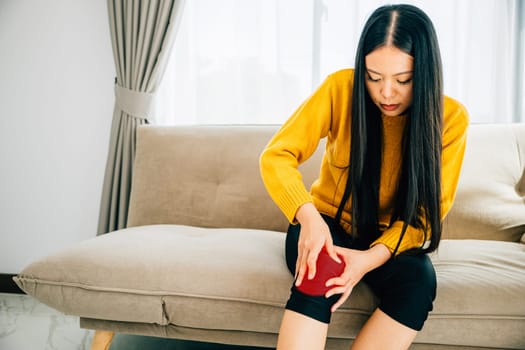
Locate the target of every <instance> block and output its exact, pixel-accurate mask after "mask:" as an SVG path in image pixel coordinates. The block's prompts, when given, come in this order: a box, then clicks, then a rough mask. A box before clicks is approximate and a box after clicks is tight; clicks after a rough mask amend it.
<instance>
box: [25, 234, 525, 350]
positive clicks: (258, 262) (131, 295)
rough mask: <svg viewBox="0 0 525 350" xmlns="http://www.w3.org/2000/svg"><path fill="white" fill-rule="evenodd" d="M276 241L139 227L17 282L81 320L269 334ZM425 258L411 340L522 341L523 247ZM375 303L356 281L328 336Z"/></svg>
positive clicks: (287, 282) (462, 248) (492, 246)
mask: <svg viewBox="0 0 525 350" xmlns="http://www.w3.org/2000/svg"><path fill="white" fill-rule="evenodd" d="M283 249H284V234H283V233H280V232H274V231H264V230H248V229H203V228H197V227H190V226H182V225H151V226H142V227H134V228H129V229H125V230H120V231H116V232H113V233H110V234H107V235H104V236H99V237H96V238H93V239H90V240H87V241H84V242H81V243H79V244H77V245H75V246H73V247H71V248H68V249H67V250H64V251H62V252H59V253H56V254H54V255H51V256H49V257H47V258H44V259H41V260H39V261H36V262H34V263H33V264H31V265H29V266H28V267H27V268H25V269H24V270H23V271H22V273H21V274H20V275H19V276H18V277H17V278H16V281H17V283H18V285H19V286H20V287H21V288H22V289H23V290H25V291H26V292H27V293H28V294H31V295H33V296H35V297H36V298H37V299H39V300H41V301H43V302H44V303H46V304H48V305H50V306H52V307H54V308H56V309H58V310H60V311H62V312H65V313H67V314H73V315H77V316H80V317H83V318H89V319H99V320H114V321H121V322H135V323H144V324H152V325H160V326H165V325H166V326H167V325H169V327H173V326H176V327H182V328H191V329H206V330H210V329H211V330H217V331H222V330H236V331H241V332H242V331H246V332H257V333H259V332H260V333H265V334H266V333H267V334H276V333H277V331H278V327H279V324H280V319H281V317H282V312H283V308H284V304H285V302H286V300H287V298H288V295H289V288H290V286H291V284H292V276H291V275H290V273H289V272H288V270H287V268H286V265H285V258H284V251H283ZM432 259H433V262H434V264H435V266H436V271H437V274H438V296H437V300H436V303H435V307H434V311H433V312H432V314H431V315H430V318H429V321H428V322H427V324H426V326H425V329H428V330H429V331H425V329H424V330H423V332H422V333H421V334H420V335H419V336H418V339H419V341H420V342H424V343H432V342H436V343H443V342H444V341H445V342H449V344H464V345H471V346H481V345H491V344H496V345H498V344H499V345H501V344H507V345H509V346H510V347H511V348H512V346H514V347H516V344H520V346H522V345H525V344H524V340H523V339H519V338H516V337H517V336H516V334H518V335H519V334H521V333H520V332H519V331H518V332H516V329H515V328H516V327H522V328H521V329H523V327H525V304H524V303H523V302H522V293H523V290H525V279H523V271H524V270H525V246H524V245H522V244H519V243H510V242H495V241H470V240H456V241H446V240H445V241H443V242H442V245H441V247H440V249H439V252H438V253H437V254H434V255H433V256H432ZM376 302H377V301H376V299H375V297H374V296H373V295H372V294H371V293H370V290H369V289H368V287H367V286H366V285H364V284H362V283H361V284H358V286H356V288H355V289H354V291H353V293H352V296H351V297H350V299H349V301H348V302H346V303H345V304H344V305H343V307H342V308H341V309H340V310H338V311H337V312H336V313H335V314H334V315H333V318H332V324H331V326H330V335H331V336H332V337H337V338H351V337H354V336H355V332H356V331H357V330H358V329H359V328H360V326H361V325H362V324H363V323H364V322H365V321H366V319H367V317H368V315H369V314H370V312H371V311H372V310H373V309H374V308H375V306H376ZM452 324H453V325H454V327H450V325H452ZM485 327H486V328H487V329H490V331H481V332H479V329H484V328H485ZM472 330H477V331H476V332H473V333H471V331H472ZM480 333H481V335H480ZM520 341H521V343H520ZM518 348H519V347H518Z"/></svg>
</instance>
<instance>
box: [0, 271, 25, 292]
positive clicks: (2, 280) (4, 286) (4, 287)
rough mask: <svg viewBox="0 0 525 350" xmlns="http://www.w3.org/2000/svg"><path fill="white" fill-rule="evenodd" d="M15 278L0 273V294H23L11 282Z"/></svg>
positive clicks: (13, 282)
mask: <svg viewBox="0 0 525 350" xmlns="http://www.w3.org/2000/svg"><path fill="white" fill-rule="evenodd" d="M15 276H16V275H14V274H10V273H0V293H12V294H25V293H24V291H23V290H22V289H20V288H19V287H18V286H17V285H16V283H15V281H13V277H15Z"/></svg>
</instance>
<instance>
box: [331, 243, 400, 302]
mask: <svg viewBox="0 0 525 350" xmlns="http://www.w3.org/2000/svg"><path fill="white" fill-rule="evenodd" d="M335 250H336V253H337V255H339V256H341V257H342V258H343V260H344V262H345V265H346V266H345V270H344V271H343V273H342V274H341V276H339V277H334V278H331V279H329V280H328V281H326V286H327V287H330V286H334V288H332V289H330V290H329V291H328V292H326V294H325V296H326V297H327V298H329V297H331V296H332V295H335V294H342V295H341V298H339V300H338V301H337V302H336V303H335V304H334V305H333V306H332V309H331V311H332V312H335V310H337V308H338V307H339V306H341V305H342V304H343V303H344V302H345V301H346V300H347V299H348V297H349V296H350V293H352V290H353V289H354V287H355V285H356V284H357V283H358V282H359V281H361V279H362V278H363V276H364V275H366V274H367V273H368V272H369V271H372V270H373V269H375V268H376V267H379V266H381V265H383V264H384V263H385V262H386V261H388V259H389V258H390V257H391V254H390V251H389V250H388V248H387V247H386V246H384V245H382V244H378V245H376V246H374V247H372V248H370V249H368V250H355V249H348V248H342V247H337V246H336V247H335Z"/></svg>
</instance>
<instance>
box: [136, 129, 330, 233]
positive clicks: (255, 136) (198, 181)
mask: <svg viewBox="0 0 525 350" xmlns="http://www.w3.org/2000/svg"><path fill="white" fill-rule="evenodd" d="M277 130H278V126H276V125H275V126H189V127H166V126H144V127H140V128H139V129H138V131H137V153H136V158H135V164H134V173H133V183H132V192H131V199H130V201H131V202H130V208H129V214H128V226H139V225H148V224H181V225H191V226H200V227H230V228H234V227H244V228H256V229H266V230H274V231H286V228H287V226H288V223H287V221H286V219H285V217H284V215H283V214H282V213H281V212H280V210H279V209H278V208H277V206H276V205H275V204H274V203H273V201H272V200H271V198H270V196H269V195H268V193H267V192H266V189H265V188H264V185H263V183H262V179H261V176H260V172H259V155H260V154H261V152H262V150H263V149H264V147H265V146H266V144H267V143H268V141H269V140H270V138H271V137H272V136H273V134H274V133H275V132H276V131H277ZM321 148H322V147H321ZM321 157H322V152H321V151H319V152H317V153H316V154H315V155H314V156H313V159H312V161H309V162H307V163H305V165H304V166H303V167H302V171H303V172H304V181H305V183H306V184H307V185H309V184H311V183H312V182H313V181H314V177H315V174H316V173H318V172H319V165H320V163H321Z"/></svg>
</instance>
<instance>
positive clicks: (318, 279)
mask: <svg viewBox="0 0 525 350" xmlns="http://www.w3.org/2000/svg"><path fill="white" fill-rule="evenodd" d="M339 259H340V260H341V263H338V262H337V261H335V260H333V259H332V258H331V257H330V255H328V252H327V251H326V249H325V248H323V250H321V252H320V253H319V256H318V257H317V264H316V268H317V270H316V273H315V276H314V278H313V279H311V280H309V279H308V271H306V273H305V274H304V278H303V281H302V283H301V284H300V285H299V286H297V289H298V290H299V291H300V292H302V293H304V294H306V295H310V296H321V295H325V294H326V292H328V290H330V289H332V288H334V286H330V287H326V286H325V284H326V282H327V281H328V280H329V279H331V278H334V277H339V276H341V274H342V273H343V271H344V269H345V263H344V261H343V258H342V257H341V256H340V255H339Z"/></svg>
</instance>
